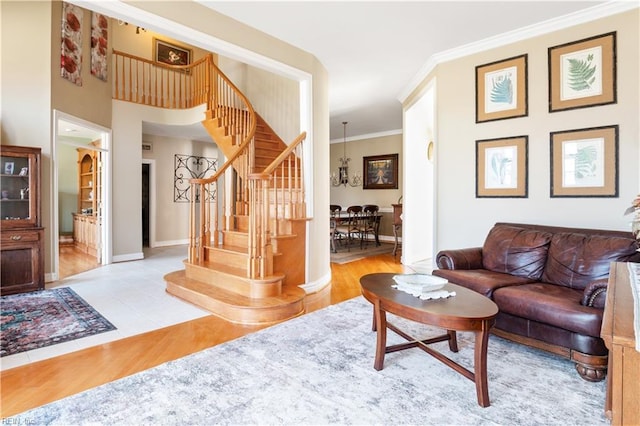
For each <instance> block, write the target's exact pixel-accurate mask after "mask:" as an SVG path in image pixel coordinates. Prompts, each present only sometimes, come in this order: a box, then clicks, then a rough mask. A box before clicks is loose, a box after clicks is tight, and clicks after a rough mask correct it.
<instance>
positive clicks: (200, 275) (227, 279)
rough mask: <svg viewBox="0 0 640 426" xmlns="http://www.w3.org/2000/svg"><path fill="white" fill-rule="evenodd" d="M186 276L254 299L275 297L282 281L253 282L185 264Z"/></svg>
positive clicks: (278, 293)
mask: <svg viewBox="0 0 640 426" xmlns="http://www.w3.org/2000/svg"><path fill="white" fill-rule="evenodd" d="M186 276H187V278H189V279H193V280H196V281H201V282H203V283H205V284H207V285H211V286H214V287H218V288H221V289H223V290H226V291H231V292H234V293H236V294H239V295H241V296H245V297H250V298H254V299H259V298H264V297H275V296H279V295H280V294H281V293H282V280H281V279H277V280H276V281H273V282H266V281H260V282H258V281H253V280H250V279H249V278H246V277H238V276H234V275H230V274H225V273H223V272H220V271H216V270H215V269H209V268H205V267H202V266H198V265H192V264H188V263H187V264H186Z"/></svg>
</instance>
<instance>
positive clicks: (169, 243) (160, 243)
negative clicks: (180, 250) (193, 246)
mask: <svg viewBox="0 0 640 426" xmlns="http://www.w3.org/2000/svg"><path fill="white" fill-rule="evenodd" d="M186 244H189V239H188V238H187V239H184V240H167V241H156V242H155V243H153V247H168V246H183V245H186Z"/></svg>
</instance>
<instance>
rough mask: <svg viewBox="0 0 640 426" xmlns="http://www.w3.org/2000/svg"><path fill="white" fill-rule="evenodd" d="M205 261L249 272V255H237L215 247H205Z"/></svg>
mask: <svg viewBox="0 0 640 426" xmlns="http://www.w3.org/2000/svg"><path fill="white" fill-rule="evenodd" d="M205 259H207V260H208V261H210V262H215V263H221V264H223V265H228V266H231V267H233V268H238V269H243V270H245V271H246V270H247V267H248V264H249V263H248V262H249V261H248V259H249V254H248V253H237V252H232V251H227V250H221V249H218V248H215V247H205Z"/></svg>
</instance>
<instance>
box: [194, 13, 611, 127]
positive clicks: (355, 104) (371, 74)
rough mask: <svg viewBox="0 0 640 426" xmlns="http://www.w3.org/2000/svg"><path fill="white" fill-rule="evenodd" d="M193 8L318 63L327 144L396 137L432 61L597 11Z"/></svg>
mask: <svg viewBox="0 0 640 426" xmlns="http://www.w3.org/2000/svg"><path fill="white" fill-rule="evenodd" d="M198 1H199V2H200V3H202V4H203V5H206V6H207V7H210V8H211V9H214V10H216V11H218V12H219V13H222V14H224V15H227V16H229V17H231V18H233V19H236V20H238V21H240V22H243V23H245V24H247V25H249V26H251V27H254V28H257V29H259V30H261V31H263V32H265V33H267V34H270V35H272V36H274V37H276V38H278V39H280V40H283V41H285V42H287V43H289V44H292V45H294V46H296V47H299V48H300V49H303V50H305V51H307V52H310V53H312V54H313V55H315V56H316V57H317V58H318V59H319V60H320V62H321V63H322V64H323V65H324V66H325V68H326V69H327V70H328V73H329V79H330V85H329V110H330V125H331V139H340V138H342V134H343V126H342V124H341V123H342V122H343V121H348V122H349V124H348V127H347V136H348V137H349V136H352V135H363V134H372V133H379V132H389V131H394V130H399V129H402V107H401V104H400V101H399V99H398V98H399V96H400V93H401V92H402V91H403V89H405V88H406V86H407V85H408V84H409V83H410V82H411V80H412V79H413V78H414V77H415V76H416V75H417V74H418V73H419V71H420V70H421V68H422V67H423V66H424V65H425V64H426V63H427V61H428V60H429V58H431V57H433V55H435V54H437V53H441V52H445V51H449V50H451V49H455V48H457V47H461V46H464V45H468V44H470V43H474V42H478V41H480V40H483V39H487V38H490V37H493V36H497V35H500V34H504V33H507V32H510V31H514V30H517V29H520V28H522V27H527V26H530V25H533V24H537V23H540V22H544V21H548V20H550V19H553V18H556V17H559V16H562V15H567V14H570V13H573V12H576V11H579V10H583V9H586V8H589V7H592V6H595V5H598V4H601V3H603V2H602V1H599V2H593V1H491V2H486V1H406V2H405V1H403V2H401V1H340V2H329V1H279V2H276V1H208V0H198ZM523 53H525V52H523ZM498 59H501V58H496V60H498Z"/></svg>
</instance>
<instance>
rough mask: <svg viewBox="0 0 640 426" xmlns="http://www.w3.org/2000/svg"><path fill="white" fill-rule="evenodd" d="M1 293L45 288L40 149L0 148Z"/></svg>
mask: <svg viewBox="0 0 640 426" xmlns="http://www.w3.org/2000/svg"><path fill="white" fill-rule="evenodd" d="M0 190H1V191H2V192H1V197H0V267H1V269H0V294H1V295H3V296H4V295H7V294H14V293H22V292H27V291H35V290H42V289H44V229H43V228H42V226H41V218H40V197H41V195H40V148H29V147H20V146H9V145H0Z"/></svg>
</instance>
